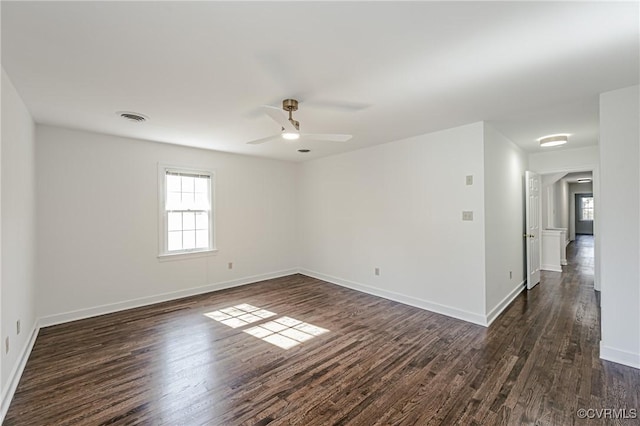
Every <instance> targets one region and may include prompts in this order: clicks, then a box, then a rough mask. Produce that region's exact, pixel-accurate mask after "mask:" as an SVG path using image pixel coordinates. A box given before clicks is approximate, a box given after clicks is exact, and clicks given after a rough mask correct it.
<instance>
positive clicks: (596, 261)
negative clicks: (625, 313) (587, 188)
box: [525, 164, 601, 291]
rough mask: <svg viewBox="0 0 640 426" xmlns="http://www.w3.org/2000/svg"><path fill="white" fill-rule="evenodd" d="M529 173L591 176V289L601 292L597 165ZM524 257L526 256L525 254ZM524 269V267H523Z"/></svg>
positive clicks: (539, 169) (550, 168)
mask: <svg viewBox="0 0 640 426" xmlns="http://www.w3.org/2000/svg"><path fill="white" fill-rule="evenodd" d="M529 168H530V169H531V171H534V172H536V173H538V174H541V175H546V174H551V173H576V172H591V173H592V175H593V178H592V182H593V206H594V212H593V217H594V220H593V236H594V239H593V243H594V247H593V256H594V258H593V288H594V289H595V290H597V291H600V290H601V287H600V238H599V236H600V235H601V233H600V221H599V220H598V215H599V210H600V208H599V206H600V202H599V201H600V200H599V198H600V167H599V166H598V164H585V165H583V166H579V167H555V166H554V167H545V166H542V167H538V168H535V167H529ZM525 255H526V254H525ZM525 269H526V266H525Z"/></svg>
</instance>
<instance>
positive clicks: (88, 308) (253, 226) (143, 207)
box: [36, 125, 298, 324]
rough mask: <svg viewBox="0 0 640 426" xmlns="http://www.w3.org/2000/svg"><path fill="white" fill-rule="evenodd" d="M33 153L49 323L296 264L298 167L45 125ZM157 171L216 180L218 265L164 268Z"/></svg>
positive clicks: (42, 303)
mask: <svg viewBox="0 0 640 426" xmlns="http://www.w3.org/2000/svg"><path fill="white" fill-rule="evenodd" d="M36 143H37V166H38V178H37V194H38V201H39V206H38V215H37V233H38V259H39V260H38V269H37V271H38V275H37V278H38V286H39V287H38V298H37V304H38V312H39V314H40V315H41V316H43V317H45V318H44V323H45V324H48V323H55V322H59V321H65V320H69V319H73V318H79V317H84V316H87V315H92V314H97V313H101V312H106V311H111V310H114V309H118V308H124V307H130V306H132V305H135V304H143V303H150V302H153V301H156V300H162V299H163V298H169V297H175V296H179V295H184V294H190V293H193V291H192V289H197V288H200V289H199V290H198V291H208V290H209V291H210V290H213V289H215V288H218V287H220V286H224V285H231V284H238V283H241V282H249V281H255V280H258V279H262V278H266V277H270V276H275V275H278V274H283V273H291V272H292V271H293V270H294V268H295V267H297V265H298V259H297V252H298V244H297V243H298V240H297V236H296V226H295V223H296V220H297V214H296V207H297V204H296V193H297V188H296V185H297V184H296V180H297V165H296V164H293V163H287V162H281V161H274V160H266V159H260V158H252V157H247V156H239V155H232V154H224V153H219V152H213V151H206V150H199V149H194V148H186V147H180V146H175V145H169V144H161V143H154V142H148V141H141V140H134V139H127V138H121V137H115V136H107V135H102V134H95V133H89V132H83V131H73V130H67V129H62V128H56V127H49V126H40V125H38V126H37V129H36ZM158 163H167V164H176V165H182V166H190V167H194V168H200V169H210V170H213V171H214V172H215V174H216V175H215V204H216V206H215V208H216V213H215V224H216V240H217V248H218V249H219V252H218V253H217V254H216V255H211V256H207V257H200V258H191V259H181V260H171V261H159V259H158V258H157V255H158V220H159V219H158V187H157V185H158V182H157V176H158V172H157V165H158ZM228 262H233V264H234V269H233V270H229V269H227V263H228ZM212 285H213V286H212ZM207 286H208V287H207ZM163 294H164V295H166V297H165V296H161V295H163ZM70 295H73V297H69V296H70ZM159 295H160V296H159ZM102 305H106V306H102ZM74 311H78V312H74Z"/></svg>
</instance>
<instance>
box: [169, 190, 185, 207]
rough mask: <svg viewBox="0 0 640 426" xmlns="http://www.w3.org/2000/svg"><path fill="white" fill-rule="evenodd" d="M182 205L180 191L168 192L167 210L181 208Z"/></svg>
mask: <svg viewBox="0 0 640 426" xmlns="http://www.w3.org/2000/svg"><path fill="white" fill-rule="evenodd" d="M181 205H182V201H181V199H180V193H179V192H169V193H167V205H166V209H167V210H180V206H181Z"/></svg>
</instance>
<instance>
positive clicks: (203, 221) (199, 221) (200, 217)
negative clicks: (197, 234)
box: [196, 212, 209, 229]
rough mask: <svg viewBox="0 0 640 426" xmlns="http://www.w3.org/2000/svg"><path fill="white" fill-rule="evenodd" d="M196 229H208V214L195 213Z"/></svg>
mask: <svg viewBox="0 0 640 426" xmlns="http://www.w3.org/2000/svg"><path fill="white" fill-rule="evenodd" d="M196 229H209V213H207V212H198V213H196Z"/></svg>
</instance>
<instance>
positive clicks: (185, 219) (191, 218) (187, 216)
mask: <svg viewBox="0 0 640 426" xmlns="http://www.w3.org/2000/svg"><path fill="white" fill-rule="evenodd" d="M182 229H183V230H185V231H187V230H192V229H196V217H195V213H193V212H184V213H182Z"/></svg>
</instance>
